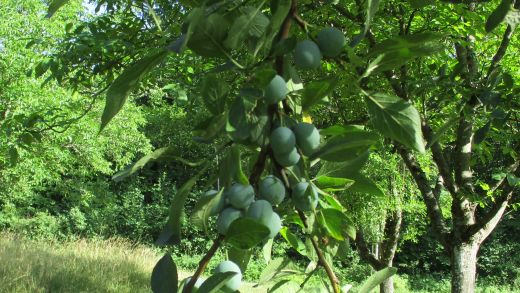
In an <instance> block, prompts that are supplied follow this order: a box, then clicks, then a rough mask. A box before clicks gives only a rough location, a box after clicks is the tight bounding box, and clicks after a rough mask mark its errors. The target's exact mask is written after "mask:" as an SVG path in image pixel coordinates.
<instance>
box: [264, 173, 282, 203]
mask: <svg viewBox="0 0 520 293" xmlns="http://www.w3.org/2000/svg"><path fill="white" fill-rule="evenodd" d="M258 194H259V195H260V197H261V198H263V199H265V200H267V201H269V202H270V203H271V204H272V205H279V204H280V203H281V202H282V201H283V199H284V198H285V186H284V185H283V183H282V180H280V179H278V178H277V177H275V176H273V175H269V176H267V177H265V178H264V180H262V182H260V186H259V187H258Z"/></svg>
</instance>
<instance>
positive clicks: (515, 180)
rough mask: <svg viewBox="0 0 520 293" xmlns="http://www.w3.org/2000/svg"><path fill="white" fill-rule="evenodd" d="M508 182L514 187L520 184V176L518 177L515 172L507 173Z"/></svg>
mask: <svg viewBox="0 0 520 293" xmlns="http://www.w3.org/2000/svg"><path fill="white" fill-rule="evenodd" d="M506 178H507V183H508V184H509V185H510V186H512V187H518V186H520V178H518V177H516V176H515V175H514V174H511V173H510V174H507V177H506Z"/></svg>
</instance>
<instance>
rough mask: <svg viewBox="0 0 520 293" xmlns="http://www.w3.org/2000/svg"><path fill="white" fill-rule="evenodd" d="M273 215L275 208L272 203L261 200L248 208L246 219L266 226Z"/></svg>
mask: <svg viewBox="0 0 520 293" xmlns="http://www.w3.org/2000/svg"><path fill="white" fill-rule="evenodd" d="M272 213H273V207H272V206H271V203H270V202H268V201H267V200H263V199H260V200H257V201H255V202H254V203H252V204H251V205H250V206H249V208H247V212H246V217H247V218H251V219H253V220H256V221H259V222H260V223H262V224H264V223H267V222H268V221H269V219H270V218H271V214H272Z"/></svg>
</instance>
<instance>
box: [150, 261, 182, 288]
mask: <svg viewBox="0 0 520 293" xmlns="http://www.w3.org/2000/svg"><path fill="white" fill-rule="evenodd" d="M177 283H178V276H177V266H176V265H175V263H174V262H173V259H172V257H171V256H170V255H169V254H165V255H164V256H163V257H162V258H161V259H160V260H159V262H157V264H156V265H155V267H154V268H153V271H152V278H151V285H152V291H153V292H154V293H175V292H177Z"/></svg>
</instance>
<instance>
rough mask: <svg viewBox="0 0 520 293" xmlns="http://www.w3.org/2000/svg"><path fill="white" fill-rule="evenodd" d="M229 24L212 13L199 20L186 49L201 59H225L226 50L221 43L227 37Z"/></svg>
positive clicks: (220, 16)
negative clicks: (201, 57)
mask: <svg viewBox="0 0 520 293" xmlns="http://www.w3.org/2000/svg"><path fill="white" fill-rule="evenodd" d="M228 28H229V22H228V21H227V19H226V18H225V17H224V16H222V15H220V14H218V13H213V14H210V15H209V16H208V17H205V18H203V19H202V20H200V21H199V22H198V23H197V24H196V25H195V26H194V29H193V34H192V35H191V36H190V38H189V40H188V43H187V44H188V48H190V49H191V50H192V51H193V52H195V53H196V54H198V55H200V56H203V57H225V56H226V50H225V48H224V45H223V41H224V40H225V38H226V36H227V31H228Z"/></svg>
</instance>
